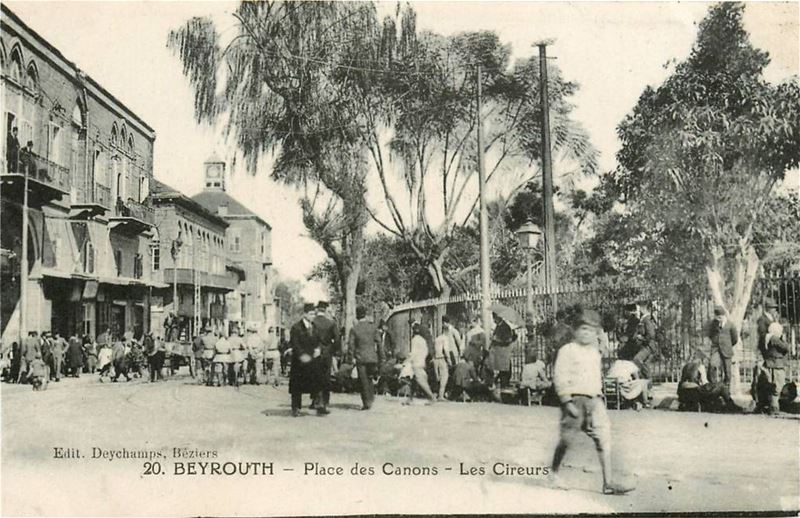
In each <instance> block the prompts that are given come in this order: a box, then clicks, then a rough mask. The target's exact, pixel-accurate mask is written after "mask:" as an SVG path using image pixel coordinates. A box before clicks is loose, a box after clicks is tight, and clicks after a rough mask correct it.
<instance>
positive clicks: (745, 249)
mask: <svg viewBox="0 0 800 518" xmlns="http://www.w3.org/2000/svg"><path fill="white" fill-rule="evenodd" d="M722 260H723V252H722V249H721V248H719V247H714V248H712V253H711V261H710V262H709V264H708V265H706V274H707V276H708V285H709V288H710V289H711V296H712V299H713V300H714V303H715V304H718V305H720V306H722V307H723V308H725V310H726V311H727V312H728V318H729V319H730V321H731V322H732V323H733V324H734V325H735V326H736V329H738V330H739V336H740V338H739V345H738V346H737V347H736V349H735V350H734V355H733V365H732V371H733V372H732V373H731V393H733V394H741V393H742V392H744V390H743V387H742V386H741V382H740V377H739V362H740V361H741V360H742V355H743V353H744V346H743V344H742V342H741V333H742V324H743V323H744V314H745V312H746V311H747V306H748V305H749V304H750V296H751V295H752V293H753V285H754V284H755V280H756V275H757V274H758V267H759V264H760V261H759V259H758V255H757V254H756V251H755V248H753V246H752V245H750V244H749V243H741V244H740V247H739V249H738V251H737V254H736V257H734V258H733V275H732V278H731V279H730V280H729V281H728V282H726V279H725V275H724V272H723V270H722ZM726 288H727V289H726ZM726 295H728V296H726Z"/></svg>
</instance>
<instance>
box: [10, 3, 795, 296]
mask: <svg viewBox="0 0 800 518" xmlns="http://www.w3.org/2000/svg"><path fill="white" fill-rule="evenodd" d="M6 3H7V5H8V6H10V7H11V9H13V10H14V11H15V12H16V13H17V14H18V15H19V16H20V17H21V18H22V19H23V20H24V21H25V22H26V23H27V24H28V25H30V26H31V27H32V28H33V29H34V30H36V31H37V32H39V33H40V34H41V35H42V36H43V37H45V38H46V39H48V40H49V41H50V42H51V43H52V44H54V45H55V46H56V47H58V48H59V49H60V50H61V51H62V53H63V54H64V55H65V56H66V57H67V58H68V59H70V60H71V61H74V62H75V63H76V64H77V65H78V66H79V67H80V68H81V69H83V70H84V71H86V72H87V73H88V74H90V75H91V76H92V77H94V78H95V79H96V80H98V81H99V82H100V83H101V84H102V85H103V86H104V87H105V88H107V89H108V90H110V91H111V92H113V94H114V95H115V96H117V97H118V98H119V99H121V100H122V101H123V102H124V103H125V104H127V105H128V106H129V107H130V108H131V109H133V110H134V111H135V112H136V113H137V114H139V115H140V116H141V117H142V118H143V119H144V120H145V121H147V122H148V123H149V124H150V125H151V126H152V127H153V128H155V130H156V134H157V138H156V146H155V162H154V163H155V176H156V177H157V178H158V179H160V180H163V181H165V182H168V183H169V184H171V185H172V186H174V187H177V188H179V189H182V190H183V191H185V192H186V193H188V194H194V193H196V192H197V191H199V190H200V189H201V188H202V163H203V161H204V160H205V159H206V158H207V157H208V156H210V155H211V154H212V152H214V151H216V152H217V154H218V155H220V156H223V157H224V156H229V155H230V153H229V152H228V151H227V150H226V149H225V147H224V145H223V143H222V141H221V139H220V138H219V137H218V136H217V135H215V134H214V132H213V131H211V130H210V129H208V128H203V127H199V126H197V125H196V124H195V122H194V118H193V112H192V102H193V101H192V95H191V91H190V89H189V87H188V84H187V82H186V80H185V79H184V77H183V76H182V74H181V70H180V65H179V62H178V60H177V58H175V57H174V56H173V55H172V54H171V53H170V52H169V51H168V50H167V48H166V37H167V33H168V31H169V30H170V29H172V28H175V27H178V26H179V25H181V23H182V22H184V21H185V20H186V19H188V18H189V17H191V16H198V15H207V14H210V15H213V16H214V17H215V19H217V20H219V21H220V22H221V24H222V25H223V27H224V26H225V24H226V23H227V24H229V25H230V23H231V21H230V16H229V15H227V13H229V12H231V10H232V9H234V8H235V6H236V3H235V2H216V1H212V2H206V1H203V2H199V1H177V2H176V1H173V2H159V1H148V2H141V1H132V2H111V1H106V2H66V1H61V2H19V1H7V2H6ZM413 4H414V6H415V8H416V9H417V11H418V13H419V16H418V24H419V26H420V27H421V28H425V29H431V30H435V31H437V32H440V33H444V34H449V33H455V32H460V31H465V30H476V29H491V30H495V31H497V32H498V34H499V35H500V38H501V40H502V41H504V42H507V43H510V44H511V45H512V46H513V52H514V55H515V56H517V57H523V56H528V55H531V54H533V53H535V52H536V50H535V48H533V47H532V46H531V45H532V44H533V42H535V41H538V40H541V39H545V38H552V39H554V40H555V44H554V45H553V46H552V47H550V49H549V51H548V52H549V54H550V55H552V56H555V57H557V60H558V61H557V63H558V66H559V67H560V68H561V69H562V70H563V72H564V76H565V77H566V78H567V79H569V80H573V81H576V82H578V83H579V84H580V87H581V88H580V91H579V93H578V94H577V95H576V96H575V97H574V99H573V101H574V103H575V105H576V110H575V117H576V118H577V119H578V120H579V121H580V122H581V123H583V125H584V126H585V127H586V128H587V130H588V131H589V134H590V136H591V139H592V142H593V144H594V145H595V147H596V148H597V149H599V150H600V153H601V158H600V164H601V166H602V167H601V169H602V170H606V169H610V168H612V167H613V166H614V153H615V152H616V150H617V148H618V141H617V138H616V133H615V128H616V125H617V124H618V123H619V121H620V120H621V119H622V118H623V117H624V116H625V114H626V113H627V112H628V111H629V110H630V109H631V108H632V107H633V105H634V104H635V103H636V100H637V98H638V96H639V94H640V93H641V91H642V89H643V88H644V87H645V86H646V85H648V84H650V85H657V84H658V83H660V82H661V81H663V79H664V78H665V77H666V75H667V74H668V73H669V69H665V68H664V64H665V63H666V62H667V61H669V60H670V59H672V58H677V59H679V60H680V59H682V58H684V57H685V56H686V55H687V54H688V52H689V50H690V48H691V46H692V43H693V41H694V37H695V33H696V23H697V22H699V21H700V20H701V19H702V17H703V16H704V14H705V12H706V10H707V8H708V5H709V4H707V3H703V2H681V3H656V2H653V3H639V2H624V3H605V2H575V3H561V2H546V3H532V2H479V1H476V2H413ZM395 5H396V4H395V2H386V3H385V4H383V5H382V9H385V10H386V11H387V12H389V11H391V10H392V9H393V8H394V6H395ZM745 25H746V28H747V29H748V30H749V31H750V33H751V37H752V41H753V43H754V44H755V45H756V46H758V47H760V48H762V49H765V50H767V51H769V53H770V55H771V56H772V64H771V65H770V68H769V69H768V71H767V76H768V79H770V80H780V79H784V78H786V77H788V76H791V75H796V74H798V67H799V64H798V60H799V58H798V43H797V42H798V3H796V2H792V3H781V4H779V3H767V2H760V3H751V4H749V5H748V7H747V10H746V15H745ZM267 166H268V164H267V163H266V162H265V167H264V170H262V171H260V172H259V173H258V174H257V175H256V176H255V177H249V176H247V175H245V174H243V173H240V172H234V174H233V176H232V178H230V179H229V182H228V184H229V190H230V191H231V192H232V194H233V195H235V196H237V197H238V198H239V199H240V200H242V202H244V203H245V204H246V205H248V206H249V207H251V208H252V209H254V210H255V211H256V212H258V213H259V214H260V215H261V216H262V217H264V219H266V220H267V221H268V222H270V224H271V225H272V227H273V255H274V261H275V266H276V267H277V268H278V269H279V270H280V272H281V273H282V274H283V275H285V276H287V277H294V278H303V277H304V276H306V275H307V274H308V273H309V271H310V270H311V268H312V267H313V266H314V265H315V264H316V263H317V262H319V261H321V260H322V259H323V258H324V253H323V252H322V250H321V249H320V248H319V247H318V246H317V245H316V244H315V243H314V242H313V241H311V240H310V239H308V238H306V237H305V230H304V228H303V224H302V221H301V218H300V210H299V208H298V206H297V196H296V195H295V193H294V192H293V191H292V190H291V189H288V188H286V187H283V186H280V185H277V184H275V183H274V182H272V181H271V180H270V179H269V178H268V175H269V171H268V170H267ZM318 291H319V287H316V288H314V287H312V288H310V291H309V292H308V293H307V295H308V296H309V297H310V298H314V296H315V293H316V292H318Z"/></svg>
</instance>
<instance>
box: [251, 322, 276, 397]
mask: <svg viewBox="0 0 800 518" xmlns="http://www.w3.org/2000/svg"><path fill="white" fill-rule="evenodd" d="M252 337H253V342H254V347H255V346H256V344H255V341H256V339H258V342H259V343H261V347H262V349H261V351H259V353H258V354H260V355H261V357H263V361H264V374H265V376H266V377H265V380H264V383H267V384H269V383H270V380H272V381H271V383H272V384H273V385H274V386H276V387H277V386H278V385H279V384H280V379H279V378H278V373H279V371H280V364H281V352H280V350H279V347H280V344H279V343H278V342H279V339H278V337H277V336H276V335H274V334H272V333H270V335H269V336H267V338H266V340H261V338H260V337H259V336H258V334H257V333H255V332H253V333H252Z"/></svg>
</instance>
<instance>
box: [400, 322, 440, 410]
mask: <svg viewBox="0 0 800 518" xmlns="http://www.w3.org/2000/svg"><path fill="white" fill-rule="evenodd" d="M422 333H423V331H422V325H420V323H419V322H414V323H413V324H411V335H412V336H411V347H410V351H409V354H408V360H407V361H408V363H409V364H410V366H411V370H412V373H413V379H414V381H416V383H417V386H418V387H419V388H420V390H422V392H423V393H424V394H425V397H427V398H428V403H427V404H432V403H433V402H434V400H435V399H436V398H435V396H434V395H433V391H432V390H431V387H430V385H429V384H428V373H427V371H426V370H425V366H426V363H427V358H428V342H427V341H426V340H425V338H424V337H423V334H422ZM413 398H414V390H413V388H412V389H411V390H410V391H409V397H408V401H407V403H410V402H411V400H412V399H413Z"/></svg>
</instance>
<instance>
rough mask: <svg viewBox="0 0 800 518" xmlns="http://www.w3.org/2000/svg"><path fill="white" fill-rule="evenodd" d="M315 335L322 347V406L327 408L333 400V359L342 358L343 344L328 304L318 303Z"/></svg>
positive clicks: (314, 321) (313, 321) (314, 323)
mask: <svg viewBox="0 0 800 518" xmlns="http://www.w3.org/2000/svg"><path fill="white" fill-rule="evenodd" d="M312 324H313V325H314V333H315V334H316V337H317V341H318V343H319V347H320V358H319V362H320V371H321V376H322V379H321V380H320V381H321V382H322V389H321V397H322V405H323V407H325V408H327V407H328V404H329V403H330V399H331V390H330V378H331V371H332V367H333V357H334V356H339V357H340V356H341V354H342V351H341V347H342V344H341V343H340V338H339V337H340V335H339V324H338V323H337V322H336V320H335V319H334V318H333V317H331V316H330V315H329V314H328V303H327V302H326V301H324V300H321V301H319V302H318V303H317V314H316V316H315V317H314V320H312Z"/></svg>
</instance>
